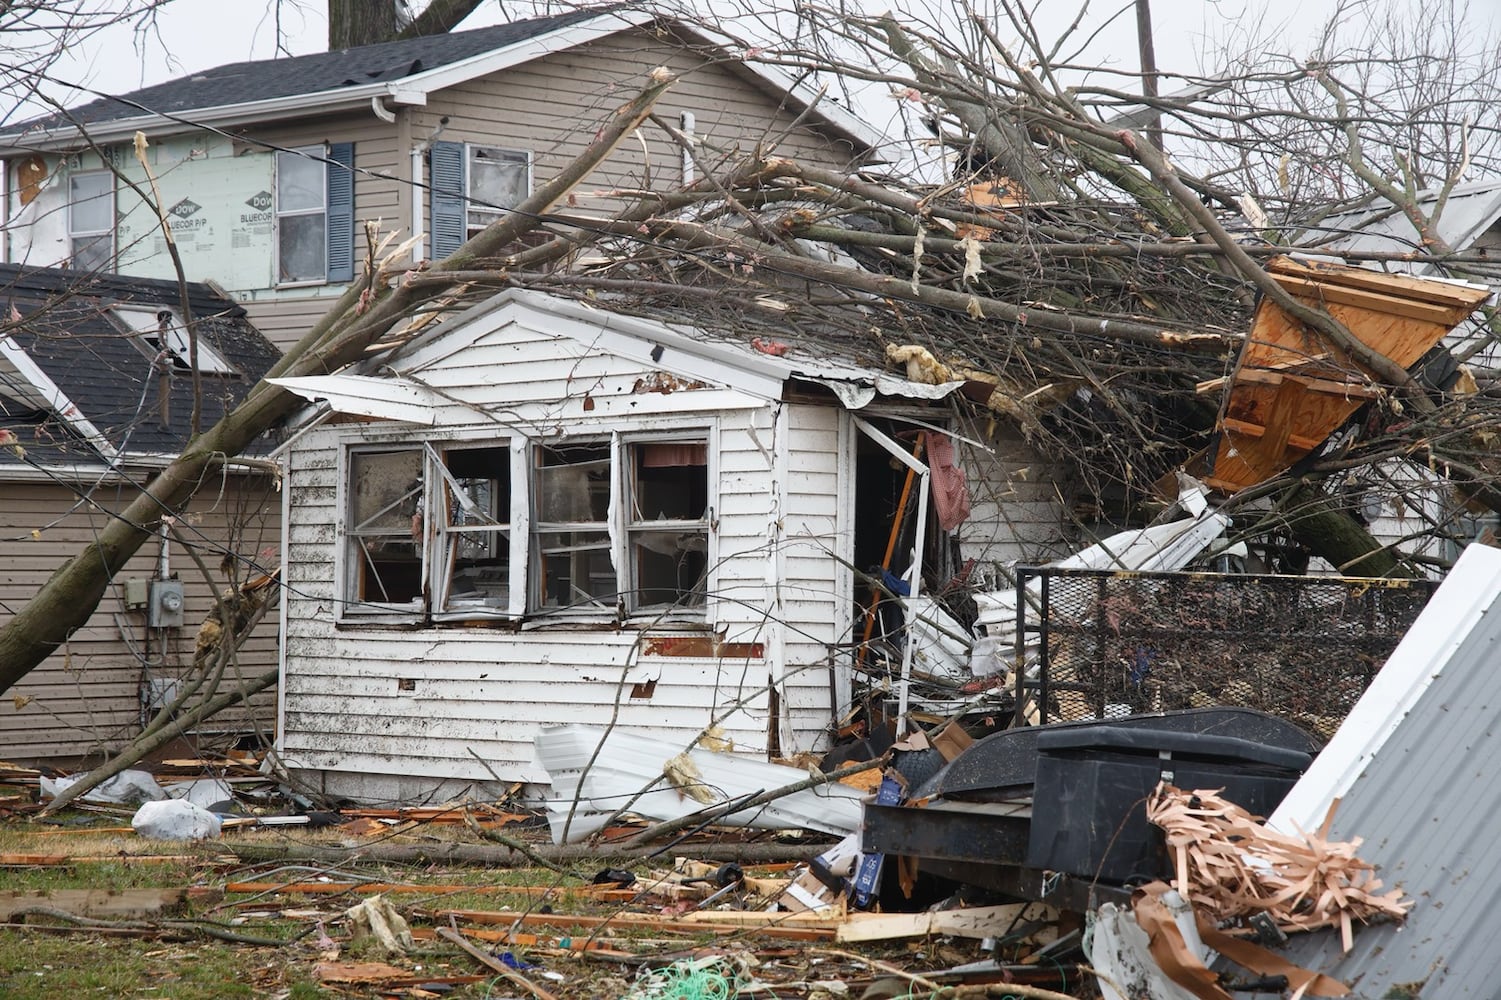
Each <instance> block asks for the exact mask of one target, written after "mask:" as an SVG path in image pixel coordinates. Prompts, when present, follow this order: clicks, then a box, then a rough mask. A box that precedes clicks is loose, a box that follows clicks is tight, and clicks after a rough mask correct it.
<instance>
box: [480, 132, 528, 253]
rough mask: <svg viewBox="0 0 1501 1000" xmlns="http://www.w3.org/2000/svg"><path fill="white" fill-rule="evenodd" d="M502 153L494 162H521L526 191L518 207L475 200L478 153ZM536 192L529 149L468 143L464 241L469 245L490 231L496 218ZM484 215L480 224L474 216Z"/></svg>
mask: <svg viewBox="0 0 1501 1000" xmlns="http://www.w3.org/2000/svg"><path fill="white" fill-rule="evenodd" d="M481 153H491V154H498V155H496V156H495V157H494V159H497V160H502V159H509V160H513V161H519V162H520V163H521V166H522V174H523V181H524V185H523V190H522V192H521V195H520V197H519V198H517V199H516V202H515V204H512V205H503V206H500V207H498V208H496V207H492V206H490V205H489V204H484V205H481V204H479V203H478V202H477V201H476V200H475V199H476V195H475V190H474V161H475V158H476V156H477V155H478V154H481ZM531 193H532V153H531V150H528V149H513V148H511V147H509V146H491V145H487V144H485V143H477V142H466V143H464V240H465V241H466V242H467V241H468V240H471V239H473V238H474V236H475V234H476V233H479V232H481V231H482V230H484V229H485V228H487V227H488V226H489V225H490V224H491V223H493V222H494V221H495V220H496V219H499V218H502V217H504V216H505V214H506V213H507V212H509V211H510V210H511V209H513V208H515V207H516V205H519V204H521V202H523V201H525V200H526V199H527V198H528V197H530V196H531ZM476 215H479V216H482V217H483V218H482V220H481V221H479V222H476V221H475V219H474V216H476Z"/></svg>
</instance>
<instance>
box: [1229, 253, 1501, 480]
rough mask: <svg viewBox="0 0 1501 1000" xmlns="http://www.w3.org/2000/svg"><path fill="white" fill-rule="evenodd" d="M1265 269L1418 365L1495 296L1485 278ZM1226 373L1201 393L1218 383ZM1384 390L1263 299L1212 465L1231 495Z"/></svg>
mask: <svg viewBox="0 0 1501 1000" xmlns="http://www.w3.org/2000/svg"><path fill="white" fill-rule="evenodd" d="M1267 271H1268V272H1269V273H1271V275H1272V276H1273V277H1274V278H1275V279H1276V280H1277V283H1278V284H1280V285H1281V286H1282V287H1283V288H1284V289H1286V290H1287V292H1288V293H1289V294H1291V295H1292V296H1293V297H1294V298H1295V299H1297V300H1298V301H1300V302H1302V303H1304V304H1306V305H1308V306H1311V307H1313V308H1316V309H1325V310H1327V311H1328V312H1329V314H1330V315H1331V316H1333V317H1334V318H1335V319H1337V320H1338V321H1339V322H1340V323H1342V324H1344V326H1345V327H1346V328H1347V329H1349V330H1350V332H1351V333H1353V334H1354V335H1355V336H1356V337H1357V338H1358V339H1359V340H1360V341H1361V343H1363V344H1365V345H1366V346H1367V347H1369V348H1371V349H1372V350H1374V351H1376V352H1378V353H1380V354H1383V355H1385V356H1386V357H1388V358H1390V359H1391V360H1392V361H1393V362H1395V363H1396V364H1397V365H1398V366H1399V367H1401V368H1404V369H1405V368H1410V367H1411V366H1412V365H1413V364H1415V363H1416V362H1417V361H1418V360H1419V359H1420V358H1422V357H1423V355H1424V354H1425V353H1427V351H1428V350H1429V349H1430V348H1432V347H1433V346H1434V345H1435V344H1437V343H1438V342H1439V341H1440V340H1442V339H1443V337H1444V335H1445V334H1447V333H1448V332H1449V331H1450V330H1452V329H1453V328H1454V327H1455V326H1456V325H1458V324H1459V323H1460V322H1462V321H1463V320H1464V318H1465V317H1466V316H1468V315H1470V313H1472V312H1474V310H1475V309H1476V308H1477V307H1478V306H1479V305H1480V304H1481V303H1483V302H1484V301H1485V300H1486V299H1487V298H1489V296H1490V290H1489V289H1487V288H1484V287H1483V286H1480V285H1470V284H1465V283H1462V282H1452V281H1436V280H1432V279H1424V278H1414V277H1410V276H1407V275H1397V274H1383V273H1381V272H1378V271H1370V270H1366V269H1363V268H1355V267H1345V266H1342V265H1337V264H1321V263H1313V262H1303V261H1296V260H1293V259H1291V258H1288V257H1279V258H1276V259H1275V260H1273V261H1272V262H1270V263H1269V264H1268V265H1267ZM1221 385H1223V382H1222V381H1221V380H1216V381H1215V382H1213V383H1206V384H1205V385H1204V386H1201V387H1200V389H1201V391H1204V390H1208V389H1212V388H1218V387H1219V386H1221ZM1383 391H1384V389H1383V387H1382V386H1380V385H1378V384H1377V383H1376V377H1375V375H1374V374H1373V373H1372V372H1371V371H1370V370H1369V369H1368V368H1366V367H1365V366H1364V365H1361V364H1360V363H1358V362H1356V361H1353V360H1352V359H1351V358H1350V357H1349V356H1348V354H1346V353H1345V352H1344V351H1343V350H1341V349H1340V348H1339V347H1337V346H1335V345H1333V344H1331V343H1329V342H1328V341H1327V340H1326V339H1324V338H1323V337H1322V336H1321V335H1320V334H1318V333H1316V332H1315V331H1312V330H1309V329H1308V328H1306V327H1305V326H1304V325H1303V324H1302V323H1299V322H1298V321H1296V320H1294V319H1293V318H1292V317H1290V316H1288V315H1287V313H1285V312H1284V311H1283V310H1282V309H1281V308H1280V307H1279V306H1277V305H1276V304H1275V303H1273V302H1271V301H1270V300H1263V301H1262V302H1261V304H1260V305H1259V307H1258V308H1257V310H1256V318H1255V321H1254V324H1253V325H1252V328H1251V335H1250V337H1248V338H1247V341H1246V346H1245V348H1244V349H1243V351H1242V352H1241V357H1240V361H1239V363H1238V364H1237V366H1236V369H1235V372H1234V374H1232V375H1231V376H1230V378H1229V398H1228V400H1227V402H1226V404H1225V408H1224V412H1223V414H1222V415H1221V417H1220V421H1219V427H1218V432H1219V433H1218V441H1217V443H1216V444H1215V445H1214V446H1213V448H1214V455H1213V465H1212V466H1211V471H1210V472H1209V473H1208V474H1207V475H1204V476H1202V477H1201V478H1202V479H1203V480H1204V482H1205V483H1206V484H1207V485H1209V486H1211V487H1213V488H1214V489H1217V490H1221V491H1224V492H1228V493H1233V492H1235V491H1237V490H1241V489H1244V488H1246V487H1248V486H1254V485H1256V484H1257V483H1261V482H1265V481H1266V480H1268V479H1271V478H1272V477H1273V476H1276V475H1278V474H1279V473H1281V472H1283V471H1284V470H1286V469H1288V468H1291V467H1292V466H1293V465H1294V464H1295V463H1296V462H1298V461H1299V460H1301V459H1303V458H1305V457H1307V456H1308V455H1309V454H1310V453H1311V452H1313V451H1314V449H1316V448H1318V447H1319V446H1320V445H1321V444H1323V442H1324V441H1325V440H1326V439H1327V438H1328V437H1329V435H1331V434H1333V433H1334V432H1335V431H1336V430H1338V429H1339V428H1340V427H1341V426H1342V425H1343V424H1344V423H1345V421H1346V420H1348V419H1349V418H1350V416H1351V415H1352V414H1354V413H1355V411H1356V410H1358V409H1359V408H1360V407H1361V406H1363V405H1364V404H1365V403H1367V402H1368V401H1370V400H1371V399H1374V398H1376V397H1377V396H1379V395H1380V394H1381V393H1382V392H1383Z"/></svg>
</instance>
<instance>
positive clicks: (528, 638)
mask: <svg viewBox="0 0 1501 1000" xmlns="http://www.w3.org/2000/svg"><path fill="white" fill-rule="evenodd" d="M635 641H636V639H635V636H633V635H629V634H627V635H619V634H615V635H610V636H601V635H599V634H598V633H593V634H590V633H576V634H571V635H553V634H548V633H545V632H541V631H537V632H529V633H527V634H524V635H519V636H516V635H501V636H494V635H493V634H481V635H476V634H465V633H464V632H462V631H461V630H452V631H447V630H445V631H444V632H442V633H434V632H431V631H429V632H424V633H420V634H416V633H414V634H409V635H401V636H390V635H388V636H384V637H383V638H382V641H380V642H378V643H373V642H372V641H371V639H370V637H369V636H368V635H361V634H359V633H356V632H350V633H343V634H339V635H337V636H335V638H334V645H335V647H336V649H337V655H335V656H334V657H325V658H318V659H311V658H306V657H300V659H301V660H302V661H303V663H302V666H301V667H300V668H299V669H297V670H296V671H295V673H294V672H293V670H292V669H291V664H290V663H289V671H288V678H287V690H286V692H285V699H286V716H285V721H284V729H283V747H284V752H285V753H286V754H287V755H288V757H289V758H291V759H293V760H297V759H299V758H300V757H301V756H302V755H303V754H304V753H323V754H326V753H328V752H329V751H331V750H341V749H342V750H344V751H345V752H347V753H348V754H353V755H362V754H364V755H371V754H373V755H377V756H380V757H385V758H392V759H395V758H420V759H421V760H422V761H423V768H424V771H423V773H424V774H434V775H441V776H447V777H467V778H472V779H476V780H483V779H485V778H486V777H488V775H487V773H486V772H485V771H484V769H483V768H482V767H480V766H479V765H478V764H477V763H476V762H475V761H474V758H473V757H471V756H470V755H469V753H468V752H467V749H466V748H467V747H471V746H472V747H474V748H475V749H476V751H477V752H481V748H483V750H482V752H483V755H484V757H485V760H486V761H487V762H488V763H489V764H490V765H491V766H492V767H494V768H496V770H497V771H498V772H499V773H501V774H502V775H504V776H506V777H508V778H510V777H515V776H522V777H526V778H527V780H539V779H540V778H541V777H542V776H538V775H534V774H533V772H532V769H531V758H532V743H531V740H532V737H533V735H534V733H535V731H536V729H537V728H539V727H540V726H543V725H553V724H558V723H564V722H584V723H589V724H595V725H598V724H603V723H604V722H606V721H608V720H609V718H610V716H611V714H612V712H613V708H614V702H615V699H616V698H620V699H621V705H620V709H619V713H618V717H617V724H618V725H625V726H631V727H639V728H641V729H643V730H650V731H654V732H660V733H663V734H671V736H672V737H673V738H681V739H682V741H683V742H684V743H686V742H687V740H688V739H691V738H692V737H693V736H694V735H696V734H697V733H698V732H699V731H700V730H702V728H703V727H704V726H706V725H708V724H709V722H710V721H711V715H712V714H713V713H714V712H715V710H716V707H717V706H722V705H728V704H733V703H735V702H736V701H738V700H740V699H742V698H744V699H745V700H746V701H747V703H748V704H749V705H750V706H751V707H752V710H754V707H755V706H756V705H757V704H758V701H759V703H760V704H761V705H762V706H763V711H764V694H761V693H759V692H758V688H759V686H760V680H759V679H756V680H755V681H750V680H746V681H745V682H744V683H742V679H741V670H740V666H739V664H737V663H734V662H730V663H728V665H726V663H724V662H721V661H708V662H707V663H695V662H694V661H687V662H683V661H678V662H666V661H665V660H664V661H663V662H661V664H660V666H654V668H653V672H655V673H657V674H658V677H657V681H656V684H655V688H654V691H653V694H652V697H651V698H650V699H631V698H630V697H629V696H630V693H631V686H630V685H624V686H622V685H621V684H620V683H619V681H618V674H619V668H618V667H616V668H611V667H610V666H608V664H609V663H610V662H617V663H623V662H625V660H626V658H627V654H628V652H629V651H630V649H631V648H633V647H634V645H635ZM372 653H375V654H377V655H374V656H372V655H371V654H372ZM480 674H487V675H488V676H487V677H483V678H482V677H480V676H479V675H480ZM403 679H405V680H408V681H409V683H410V686H411V687H412V690H411V691H407V692H403V691H401V690H400V681H401V680H403ZM762 725H763V727H764V723H763V724H762ZM763 731H764V728H763ZM732 735H733V736H735V737H736V739H737V742H738V743H741V744H742V745H744V744H745V743H746V742H747V741H749V740H752V739H754V738H755V737H756V735H757V734H755V733H754V732H747V731H745V730H739V731H732ZM664 738H665V736H664ZM336 769H341V770H355V769H357V764H356V762H355V761H354V760H353V758H350V759H348V760H345V761H343V762H341V763H339V764H338V765H336Z"/></svg>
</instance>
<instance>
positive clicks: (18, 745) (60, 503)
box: [0, 477, 280, 760]
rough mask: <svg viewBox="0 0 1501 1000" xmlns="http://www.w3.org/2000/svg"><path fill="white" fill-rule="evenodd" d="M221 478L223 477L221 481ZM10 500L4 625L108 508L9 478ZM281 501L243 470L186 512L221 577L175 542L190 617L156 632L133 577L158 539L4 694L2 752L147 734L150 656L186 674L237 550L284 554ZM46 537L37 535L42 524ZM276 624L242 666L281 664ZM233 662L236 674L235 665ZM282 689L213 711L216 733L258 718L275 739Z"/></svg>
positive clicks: (144, 573) (102, 743)
mask: <svg viewBox="0 0 1501 1000" xmlns="http://www.w3.org/2000/svg"><path fill="white" fill-rule="evenodd" d="M216 485H217V484H216ZM4 489H5V496H6V503H5V504H4V505H3V506H0V537H4V538H5V539H6V541H7V547H8V550H9V552H10V553H12V555H10V556H9V557H8V558H7V559H6V560H5V561H4V567H3V569H0V623H3V622H4V621H5V620H6V619H8V618H9V617H10V615H12V614H15V613H17V612H18V611H20V610H21V609H22V608H24V607H25V605H26V602H27V601H28V600H29V599H30V598H31V597H32V596H33V595H34V594H35V593H36V592H37V590H38V589H39V588H40V587H41V586H42V585H43V584H44V583H45V582H46V580H47V579H48V578H49V577H50V576H51V575H52V574H53V573H54V572H55V571H56V570H57V568H58V566H59V565H61V564H62V562H63V561H64V560H65V559H67V558H68V557H70V556H73V555H75V554H77V553H78V552H79V551H80V549H81V548H82V547H83V546H84V545H86V544H87V543H88V542H89V541H90V540H91V539H92V538H93V537H94V536H95V533H96V532H97V531H98V530H99V529H100V528H101V527H102V526H103V525H104V523H105V522H106V520H107V517H108V515H107V514H105V513H103V512H102V511H100V510H98V509H97V508H95V507H92V506H90V505H77V509H72V508H74V507H75V505H76V501H77V497H76V494H75V493H73V492H72V491H70V490H65V489H63V488H60V487H58V486H55V485H50V484H38V483H16V482H11V483H7V484H6V485H5V487H4ZM131 492H132V491H129V490H123V491H121V490H117V489H116V488H114V487H96V488H95V489H94V490H93V500H94V502H95V503H97V504H98V505H99V506H102V507H104V508H105V509H118V508H119V507H123V505H124V499H126V498H128V497H129V496H130V495H131ZM279 509H280V499H279V497H278V496H277V495H276V494H275V493H274V491H272V490H271V489H270V488H269V485H268V483H267V482H266V481H265V480H263V479H259V478H239V477H235V478H231V479H229V480H226V481H225V483H224V484H223V489H222V490H220V489H217V488H210V489H207V490H205V491H204V493H203V495H202V497H201V498H200V499H199V500H197V501H194V503H193V504H192V506H191V507H190V508H189V510H188V511H187V512H186V513H185V514H184V515H183V517H182V518H181V519H180V530H181V531H182V532H183V533H184V535H185V536H186V537H187V538H188V539H189V540H190V541H193V542H194V543H195V544H196V545H197V547H198V551H199V555H200V556H201V558H202V559H203V561H204V562H205V563H206V564H207V566H208V568H209V571H210V573H211V575H212V576H213V577H214V578H213V579H212V580H209V581H205V580H204V578H203V575H202V574H201V573H200V572H199V571H198V569H197V567H196V566H194V564H193V562H192V560H191V558H190V556H189V554H188V552H187V550H186V549H185V548H184V547H183V546H182V545H181V544H179V543H173V544H172V545H171V546H170V552H169V560H170V564H171V567H172V569H173V571H175V572H176V573H177V574H178V575H179V576H180V578H181V579H182V580H183V582H184V591H185V594H184V596H185V605H184V610H185V616H184V621H185V625H184V627H183V628H181V629H167V630H148V629H147V627H146V615H145V612H144V611H142V610H133V609H130V608H127V607H126V606H125V594H124V581H126V580H128V579H140V580H147V579H150V578H152V577H153V576H154V575H155V574H156V566H157V557H158V546H157V544H156V543H155V542H154V541H153V542H149V543H148V544H147V545H145V546H143V547H142V548H141V550H140V551H139V552H138V553H137V554H136V555H135V556H134V557H133V558H132V559H131V560H130V562H129V563H128V564H127V566H126V567H125V569H124V570H123V571H122V572H120V573H119V574H117V576H116V578H115V582H114V583H113V584H112V585H111V586H110V588H109V590H108V591H107V592H106V594H105V597H104V599H103V600H102V601H101V602H100V604H99V608H98V610H97V611H96V612H95V613H94V615H93V616H92V617H91V618H90V619H89V620H88V622H87V623H86V624H85V625H84V627H82V628H80V629H79V630H78V631H77V632H75V633H74V634H73V635H72V636H71V637H70V638H69V639H68V641H67V642H65V643H64V644H63V645H62V647H61V648H60V649H59V650H58V651H57V652H56V653H55V654H54V655H52V656H51V657H49V658H48V659H47V660H46V661H44V662H43V663H42V665H41V666H39V667H38V668H37V669H35V670H33V671H32V672H31V673H30V674H28V675H27V676H26V677H25V678H24V679H23V680H22V681H21V682H20V683H19V684H17V685H15V686H14V687H13V688H11V689H10V690H9V691H7V692H6V695H7V698H6V699H4V700H3V701H0V756H3V757H4V758H5V759H8V760H62V759H70V758H79V757H85V756H89V755H100V754H103V753H107V752H109V751H111V750H114V749H118V748H119V747H120V746H122V745H123V744H124V743H126V742H127V741H128V740H129V739H130V738H131V737H132V736H135V735H136V734H137V733H139V731H140V700H139V695H140V689H141V683H142V679H143V662H142V658H143V656H145V655H149V656H150V658H151V661H152V664H153V669H152V674H153V675H154V676H159V677H177V676H179V675H181V674H183V673H184V672H185V671H186V668H187V667H188V666H189V665H190V664H191V663H192V659H193V650H194V644H195V642H196V638H197V633H198V626H199V624H200V623H202V621H203V620H204V618H205V616H206V615H207V614H208V613H209V611H210V609H211V607H212V606H213V592H214V590H215V589H216V588H218V587H222V586H224V585H225V582H226V581H225V579H224V578H223V577H222V576H220V575H219V563H220V559H221V557H222V555H223V553H224V551H225V550H226V548H227V549H229V550H232V551H233V552H235V553H236V554H238V555H240V556H242V557H245V558H248V559H254V560H257V561H259V562H261V563H263V564H265V565H268V566H275V565H276V564H277V563H278V561H279V551H278V549H279V540H278V539H279V521H280V517H279ZM34 532H35V533H36V534H33V533H34ZM276 647H277V643H276V622H275V615H274V614H271V615H269V616H268V617H267V619H266V620H264V621H263V622H262V624H261V626H260V627H259V628H258V629H257V630H256V632H255V633H254V634H253V635H252V637H251V639H250V640H249V641H248V642H247V643H246V645H245V646H244V647H243V648H242V649H241V651H240V654H239V670H240V672H241V674H242V675H244V676H246V677H249V676H254V675H257V674H261V673H264V672H265V671H266V670H268V669H270V668H271V667H273V666H275V664H276V656H277V651H276ZM232 669H233V668H231V672H232ZM274 710H275V693H274V690H273V691H270V692H265V693H263V694H261V695H259V696H257V697H256V698H255V699H254V700H253V702H252V704H251V706H250V707H249V709H248V711H247V710H246V709H244V708H241V709H236V710H231V711H229V712H226V713H223V714H221V715H220V716H218V717H216V718H215V719H213V720H210V721H209V722H208V723H207V724H205V726H204V727H203V729H204V730H205V731H212V732H225V731H230V732H236V733H238V732H247V731H249V730H250V729H251V728H253V727H252V720H254V721H255V722H258V723H259V725H260V726H261V727H262V728H263V730H264V732H265V733H266V734H267V735H268V736H269V735H270V734H271V732H272V729H273V725H274V721H275V719H274V715H275V712H274Z"/></svg>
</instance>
